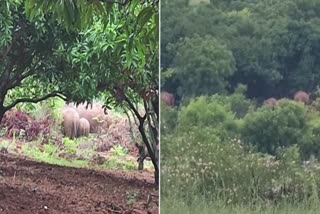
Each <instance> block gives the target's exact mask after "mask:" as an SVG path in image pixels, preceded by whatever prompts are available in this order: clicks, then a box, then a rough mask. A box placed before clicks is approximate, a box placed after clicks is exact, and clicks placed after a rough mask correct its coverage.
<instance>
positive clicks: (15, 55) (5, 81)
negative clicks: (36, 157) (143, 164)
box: [0, 0, 159, 183]
mask: <svg viewBox="0 0 320 214" xmlns="http://www.w3.org/2000/svg"><path fill="white" fill-rule="evenodd" d="M0 4H1V5H0V25H1V33H0V58H1V61H0V80H1V81H0V119H2V117H3V115H4V113H5V112H6V111H8V110H9V109H11V108H13V107H14V106H16V105H17V104H19V103H23V102H39V101H42V100H45V99H47V98H49V97H53V96H59V97H61V98H63V99H64V100H67V101H74V102H76V103H82V102H85V101H89V102H90V101H91V100H92V99H93V98H96V97H104V98H105V100H106V101H105V108H111V107H114V106H121V107H123V108H128V109H131V111H132V112H133V113H134V115H135V117H136V118H137V119H138V121H139V131H140V133H141V136H142V139H143V141H144V143H145V145H146V147H147V149H148V153H149V155H150V157H151V159H152V162H153V164H154V167H155V180H156V183H158V171H159V168H158V149H157V146H158V120H159V117H158V115H159V113H158V2H157V1H143V2H141V1H138V0H136V1H124V2H102V1H92V2H90V1H84V0H79V1H73V0H64V1H38V0H25V1H22V0H11V1H5V2H1V3H0ZM137 104H141V105H142V106H143V109H144V111H143V113H141V112H142V111H141V110H139V109H138V108H137V106H138V105H137ZM146 127H149V129H147V128H146ZM147 130H150V134H148V133H147Z"/></svg>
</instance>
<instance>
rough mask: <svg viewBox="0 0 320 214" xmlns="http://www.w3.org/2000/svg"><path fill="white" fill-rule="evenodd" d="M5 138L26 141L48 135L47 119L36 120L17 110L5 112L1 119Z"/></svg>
mask: <svg viewBox="0 0 320 214" xmlns="http://www.w3.org/2000/svg"><path fill="white" fill-rule="evenodd" d="M1 125H2V127H4V128H5V135H6V136H7V137H19V138H21V139H25V140H28V141H31V140H34V139H36V138H37V137H38V136H39V135H40V134H42V135H48V134H49V132H50V123H49V118H45V119H38V120H36V119H35V118H34V117H32V116H30V115H28V114H27V113H25V112H22V111H19V110H10V111H8V112H6V114H5V115H4V117H3V119H2V124H1Z"/></svg>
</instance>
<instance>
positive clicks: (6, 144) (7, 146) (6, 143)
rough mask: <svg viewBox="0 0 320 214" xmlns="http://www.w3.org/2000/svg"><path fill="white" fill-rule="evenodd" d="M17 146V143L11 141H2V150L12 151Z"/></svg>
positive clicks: (0, 147) (0, 143)
mask: <svg viewBox="0 0 320 214" xmlns="http://www.w3.org/2000/svg"><path fill="white" fill-rule="evenodd" d="M14 148H15V145H14V144H13V143H11V142H9V141H6V140H4V141H1V142H0V150H2V149H5V150H7V151H12V150H13V149H14Z"/></svg>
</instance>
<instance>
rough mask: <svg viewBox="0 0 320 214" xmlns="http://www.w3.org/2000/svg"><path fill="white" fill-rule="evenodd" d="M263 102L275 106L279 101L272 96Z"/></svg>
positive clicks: (268, 105) (271, 106)
mask: <svg viewBox="0 0 320 214" xmlns="http://www.w3.org/2000/svg"><path fill="white" fill-rule="evenodd" d="M263 104H264V105H266V106H267V107H270V108H275V107H276V106H277V105H278V101H277V100H276V99H275V98H273V97H271V98H269V99H267V100H265V101H264V102H263Z"/></svg>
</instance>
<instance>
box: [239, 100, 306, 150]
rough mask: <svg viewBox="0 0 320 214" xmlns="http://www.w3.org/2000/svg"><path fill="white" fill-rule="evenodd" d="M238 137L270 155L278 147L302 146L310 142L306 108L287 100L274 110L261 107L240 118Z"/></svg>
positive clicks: (280, 102)
mask: <svg viewBox="0 0 320 214" xmlns="http://www.w3.org/2000/svg"><path fill="white" fill-rule="evenodd" d="M242 136H243V139H244V141H245V142H247V143H250V144H252V145H254V146H256V147H257V149H258V151H260V152H266V153H269V154H272V155H275V154H276V150H277V149H278V148H279V147H289V146H291V145H294V144H297V145H298V146H299V147H303V146H304V145H309V144H310V143H311V141H312V139H311V133H310V129H309V127H308V124H307V110H306V108H305V107H304V106H303V105H302V104H300V103H296V102H294V101H289V100H282V101H279V106H278V107H276V108H275V109H274V110H273V109H270V108H268V107H266V106H263V107H261V108H259V109H258V110H257V111H256V112H252V113H250V114H248V115H247V116H246V117H245V118H244V125H243V128H242Z"/></svg>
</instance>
